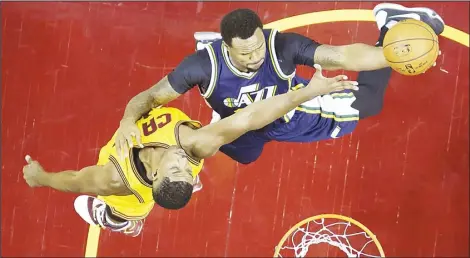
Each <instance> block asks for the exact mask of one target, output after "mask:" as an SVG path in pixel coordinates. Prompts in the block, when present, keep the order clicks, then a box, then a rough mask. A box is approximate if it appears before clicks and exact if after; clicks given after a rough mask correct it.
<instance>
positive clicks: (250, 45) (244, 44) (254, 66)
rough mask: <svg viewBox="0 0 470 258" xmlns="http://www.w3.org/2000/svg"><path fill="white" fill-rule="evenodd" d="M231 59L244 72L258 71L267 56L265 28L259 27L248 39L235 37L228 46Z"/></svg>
mask: <svg viewBox="0 0 470 258" xmlns="http://www.w3.org/2000/svg"><path fill="white" fill-rule="evenodd" d="M228 51H229V54H230V59H231V61H232V62H233V64H234V65H235V67H236V68H238V69H240V70H241V71H242V72H254V71H257V70H258V69H259V68H260V67H261V65H263V63H264V59H265V57H266V40H265V39H264V34H263V30H261V28H257V29H256V30H255V33H254V34H253V36H251V37H249V38H247V39H241V38H238V37H237V38H233V39H232V46H231V47H228Z"/></svg>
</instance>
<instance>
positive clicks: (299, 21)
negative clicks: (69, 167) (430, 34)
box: [85, 9, 469, 257]
mask: <svg viewBox="0 0 470 258" xmlns="http://www.w3.org/2000/svg"><path fill="white" fill-rule="evenodd" d="M342 21H368V22H375V17H374V15H373V13H372V10H359V9H351V10H348V9H345V10H330V11H321V12H312V13H306V14H301V15H296V16H292V17H288V18H284V19H281V20H277V21H274V22H270V23H268V24H266V25H264V27H265V28H266V29H269V28H276V29H277V30H279V31H285V30H289V29H293V28H298V27H302V26H307V25H313V24H321V23H327V22H342ZM441 36H443V37H446V38H448V39H450V40H453V41H455V42H458V43H460V44H462V45H464V46H466V47H468V46H469V35H468V33H465V32H463V31H461V30H458V29H455V28H452V27H450V26H447V25H446V26H445V28H444V32H442V34H441ZM99 240H100V228H99V227H97V226H89V228H88V237H87V241H86V245H85V257H96V255H97V254H98V245H99Z"/></svg>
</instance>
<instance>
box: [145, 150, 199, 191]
mask: <svg viewBox="0 0 470 258" xmlns="http://www.w3.org/2000/svg"><path fill="white" fill-rule="evenodd" d="M186 157H187V155H186V153H185V152H184V150H183V149H181V148H179V147H178V146H170V148H168V149H167V150H166V151H165V152H164V153H163V156H162V158H161V159H160V164H159V165H158V170H157V175H156V178H154V180H159V181H160V180H162V179H163V178H165V177H169V178H170V181H184V182H188V183H190V184H193V175H192V169H191V165H190V164H189V161H188V159H187V158H186Z"/></svg>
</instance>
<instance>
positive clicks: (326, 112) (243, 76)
mask: <svg viewBox="0 0 470 258" xmlns="http://www.w3.org/2000/svg"><path fill="white" fill-rule="evenodd" d="M374 15H375V17H376V21H377V25H378V28H379V30H380V35H379V39H378V41H377V43H376V46H369V45H365V44H361V43H356V44H351V45H345V46H331V45H325V44H320V43H318V42H315V41H313V40H312V39H310V38H307V37H304V36H302V35H299V34H295V33H280V32H277V31H276V30H267V29H263V24H262V22H261V20H260V18H259V17H258V15H257V14H256V13H255V12H253V11H251V10H248V9H238V10H234V11H232V12H230V13H229V14H227V15H226V16H225V17H224V18H223V19H222V21H221V26H220V30H221V37H222V39H220V40H216V41H214V42H211V43H210V44H208V45H207V46H206V47H205V49H203V50H199V51H197V52H196V53H194V54H192V55H190V56H188V57H186V58H185V59H184V60H183V61H182V62H181V63H180V64H179V65H178V66H177V67H176V68H175V69H174V70H173V71H172V72H171V73H169V74H168V75H167V76H165V77H164V78H163V79H162V80H161V81H160V82H158V83H157V84H156V85H154V86H153V87H151V88H150V89H148V90H146V91H144V92H141V93H140V94H138V95H137V96H135V97H134V98H132V99H131V100H130V102H129V103H128V105H127V107H126V110H125V113H124V117H123V118H122V120H121V123H120V128H119V129H118V135H117V137H116V145H117V148H118V151H119V153H128V151H127V149H128V148H129V146H130V145H131V144H132V138H133V137H135V139H136V141H137V142H139V141H140V140H139V139H140V136H139V134H138V129H137V128H136V127H135V123H134V122H135V121H136V120H137V119H138V118H139V117H140V116H141V114H143V113H145V112H147V111H148V110H149V109H151V108H152V107H154V106H159V105H164V104H166V103H168V102H169V101H171V100H173V99H175V98H177V97H178V96H180V95H181V94H184V93H185V92H187V91H188V90H190V89H191V88H192V87H194V86H196V85H198V87H199V89H200V92H201V94H202V96H203V97H204V98H205V100H206V102H207V103H208V104H209V105H210V107H211V108H212V109H213V111H214V113H213V114H214V118H213V121H217V120H218V118H225V117H228V116H231V115H233V114H234V113H236V112H238V111H239V110H241V109H243V108H245V107H246V106H248V105H250V104H252V103H254V102H258V101H260V100H263V99H267V98H270V97H272V96H275V95H278V94H283V93H286V92H288V91H292V90H296V89H299V88H302V87H304V86H305V85H307V84H308V80H305V79H302V78H300V77H299V76H297V75H296V74H295V71H296V66H297V65H307V66H311V67H313V66H314V64H320V65H321V66H322V67H323V68H324V69H325V70H338V69H344V70H352V71H361V72H360V73H359V76H358V79H357V81H358V82H359V91H358V92H354V94H353V93H352V92H350V91H343V92H336V93H331V94H327V95H323V96H318V97H316V98H314V99H311V100H309V101H307V102H305V103H303V104H301V105H300V106H298V107H297V108H295V109H293V110H291V111H290V112H288V113H287V114H285V115H284V116H283V117H281V118H279V119H277V120H276V121H274V122H273V123H271V124H269V125H267V126H265V127H264V128H261V129H259V130H256V131H250V132H248V133H246V134H244V135H242V136H241V137H239V138H238V139H236V140H234V141H233V142H231V143H229V144H226V145H224V146H222V147H221V148H220V151H221V152H223V153H225V154H226V155H228V156H230V157H231V158H232V159H234V160H236V161H238V162H240V163H243V164H248V163H251V162H253V161H255V160H256V159H257V158H258V157H259V156H260V154H261V152H262V150H263V146H264V145H265V143H267V142H269V141H272V140H275V141H288V142H314V141H319V140H324V139H331V138H337V137H341V136H343V135H345V134H349V133H351V132H352V131H353V130H354V129H355V127H356V125H357V122H358V120H359V119H364V118H366V117H369V116H372V115H376V114H378V113H379V112H380V111H381V109H382V105H383V97H384V93H385V89H386V86H387V84H388V80H389V78H390V75H391V71H392V70H391V68H390V67H389V66H388V64H387V62H386V60H385V57H384V56H383V51H382V47H381V46H382V43H383V39H384V37H385V34H386V33H387V31H388V29H389V28H391V27H392V26H394V25H395V24H396V23H397V22H398V21H400V20H403V19H416V20H421V21H423V22H425V23H427V24H428V25H429V26H431V27H432V28H433V30H434V31H435V32H436V34H438V35H439V34H441V33H442V31H443V30H444V22H443V20H442V18H441V17H440V16H439V15H437V14H436V13H435V12H434V11H433V10H431V9H429V8H406V7H403V6H401V5H397V4H379V5H377V6H376V7H375V8H374Z"/></svg>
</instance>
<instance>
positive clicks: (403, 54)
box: [383, 19, 439, 76]
mask: <svg viewBox="0 0 470 258" xmlns="http://www.w3.org/2000/svg"><path fill="white" fill-rule="evenodd" d="M383 52H384V56H385V59H386V60H387V62H388V64H389V65H390V67H391V68H392V69H393V70H395V71H397V72H398V73H400V74H403V75H408V76H413V75H418V74H422V73H424V72H425V71H427V70H428V69H429V68H431V67H432V66H433V65H434V62H436V59H437V57H438V55H439V41H438V38H437V35H436V33H434V31H433V29H432V28H431V27H430V26H429V25H427V24H426V23H424V22H422V21H418V20H414V19H407V20H402V21H400V22H398V23H397V24H395V25H394V26H393V27H392V28H390V29H389V31H388V32H387V34H385V38H384V41H383Z"/></svg>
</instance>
